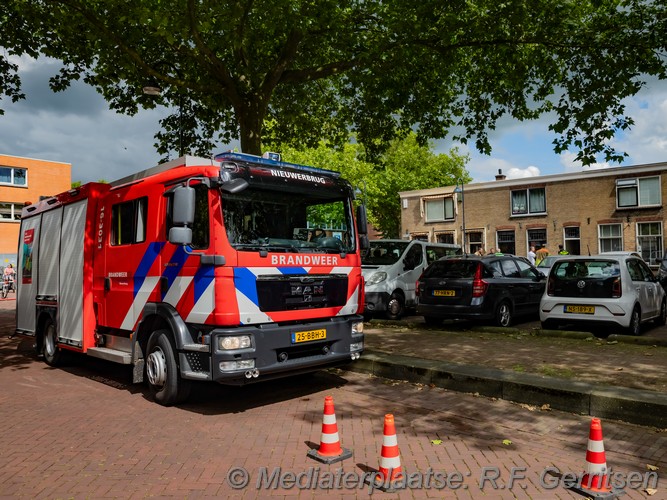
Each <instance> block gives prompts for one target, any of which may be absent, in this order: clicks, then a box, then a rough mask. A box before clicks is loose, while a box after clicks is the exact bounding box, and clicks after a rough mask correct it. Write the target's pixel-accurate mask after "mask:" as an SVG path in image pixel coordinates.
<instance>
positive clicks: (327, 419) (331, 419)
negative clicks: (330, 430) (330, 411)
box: [322, 415, 336, 425]
mask: <svg viewBox="0 0 667 500" xmlns="http://www.w3.org/2000/svg"><path fill="white" fill-rule="evenodd" d="M322 423H323V424H327V425H330V424H335V423H336V415H324V417H323V418H322Z"/></svg>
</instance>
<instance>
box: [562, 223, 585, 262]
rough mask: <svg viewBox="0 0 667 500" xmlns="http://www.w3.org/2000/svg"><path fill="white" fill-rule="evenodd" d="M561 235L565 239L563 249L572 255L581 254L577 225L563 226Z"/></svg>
mask: <svg viewBox="0 0 667 500" xmlns="http://www.w3.org/2000/svg"><path fill="white" fill-rule="evenodd" d="M563 229H564V231H563V236H564V240H565V250H567V251H568V252H570V253H571V254H572V255H581V236H580V232H579V227H578V226H569V227H565V228H563Z"/></svg>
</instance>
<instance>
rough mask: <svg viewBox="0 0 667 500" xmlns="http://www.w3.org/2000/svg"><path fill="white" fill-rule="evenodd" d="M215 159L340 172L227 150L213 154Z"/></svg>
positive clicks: (334, 175)
mask: <svg viewBox="0 0 667 500" xmlns="http://www.w3.org/2000/svg"><path fill="white" fill-rule="evenodd" d="M215 161H245V162H249V163H258V164H260V165H266V166H267V167H278V168H291V169H293V170H300V171H302V172H311V173H313V174H326V175H330V176H332V177H340V172H336V171H334V170H326V169H324V168H316V167H310V166H308V165H299V164H297V163H288V162H286V161H276V160H271V159H269V158H262V157H261V156H255V155H249V154H246V153H234V152H232V151H227V152H225V153H220V154H217V155H215Z"/></svg>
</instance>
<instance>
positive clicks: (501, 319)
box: [496, 300, 512, 326]
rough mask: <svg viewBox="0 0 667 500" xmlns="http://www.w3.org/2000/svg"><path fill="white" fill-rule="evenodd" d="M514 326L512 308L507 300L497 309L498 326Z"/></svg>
mask: <svg viewBox="0 0 667 500" xmlns="http://www.w3.org/2000/svg"><path fill="white" fill-rule="evenodd" d="M511 324H512V306H511V305H510V303H509V302H508V301H506V300H503V301H501V302H500V304H498V307H497V308H496V325H498V326H510V325H511Z"/></svg>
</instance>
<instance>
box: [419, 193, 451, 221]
mask: <svg viewBox="0 0 667 500" xmlns="http://www.w3.org/2000/svg"><path fill="white" fill-rule="evenodd" d="M424 207H425V209H426V222H436V221H441V220H452V219H454V199H453V198H440V199H439V200H424Z"/></svg>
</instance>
